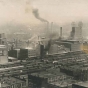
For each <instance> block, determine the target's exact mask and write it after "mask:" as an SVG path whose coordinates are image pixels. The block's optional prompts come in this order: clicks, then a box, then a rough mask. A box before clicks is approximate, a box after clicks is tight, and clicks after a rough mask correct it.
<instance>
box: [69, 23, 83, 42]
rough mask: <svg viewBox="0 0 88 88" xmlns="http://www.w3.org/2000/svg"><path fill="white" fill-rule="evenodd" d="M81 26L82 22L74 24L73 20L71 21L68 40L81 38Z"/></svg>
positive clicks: (79, 39)
mask: <svg viewBox="0 0 88 88" xmlns="http://www.w3.org/2000/svg"><path fill="white" fill-rule="evenodd" d="M82 26H83V23H82V22H79V23H78V26H76V24H75V23H74V22H73V23H72V31H71V33H70V37H69V39H70V40H78V41H81V40H82Z"/></svg>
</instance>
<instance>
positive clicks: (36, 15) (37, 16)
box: [33, 9, 48, 22]
mask: <svg viewBox="0 0 88 88" xmlns="http://www.w3.org/2000/svg"><path fill="white" fill-rule="evenodd" d="M33 14H34V16H35V17H36V18H37V19H39V20H40V21H42V22H48V21H47V20H45V19H43V18H41V17H40V16H39V12H38V9H33Z"/></svg>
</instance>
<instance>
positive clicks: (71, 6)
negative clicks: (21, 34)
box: [0, 0, 88, 25]
mask: <svg viewBox="0 0 88 88" xmlns="http://www.w3.org/2000/svg"><path fill="white" fill-rule="evenodd" d="M33 9H38V10H39V15H40V16H41V17H42V18H43V19H46V20H48V21H49V22H52V21H53V22H55V23H59V24H60V25H63V24H66V23H70V22H72V21H88V0H0V25H2V24H6V23H8V22H11V23H12V22H13V23H19V24H25V25H29V24H33V23H34V24H39V23H41V21H39V20H38V19H36V18H35V17H34V15H33V13H32V10H33Z"/></svg>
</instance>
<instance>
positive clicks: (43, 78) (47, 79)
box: [28, 68, 75, 88]
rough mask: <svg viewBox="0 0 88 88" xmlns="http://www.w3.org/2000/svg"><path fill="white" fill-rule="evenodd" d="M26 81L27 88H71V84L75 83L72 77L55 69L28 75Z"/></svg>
mask: <svg viewBox="0 0 88 88" xmlns="http://www.w3.org/2000/svg"><path fill="white" fill-rule="evenodd" d="M51 72H52V73H51ZM28 80H29V86H30V87H29V88H35V87H37V88H69V87H72V83H75V80H73V79H72V77H70V76H67V75H65V74H63V73H60V71H59V69H56V68H54V69H49V70H47V71H43V72H39V73H32V74H30V75H28Z"/></svg>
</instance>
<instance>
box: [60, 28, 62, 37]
mask: <svg viewBox="0 0 88 88" xmlns="http://www.w3.org/2000/svg"><path fill="white" fill-rule="evenodd" d="M60 38H62V27H60Z"/></svg>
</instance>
